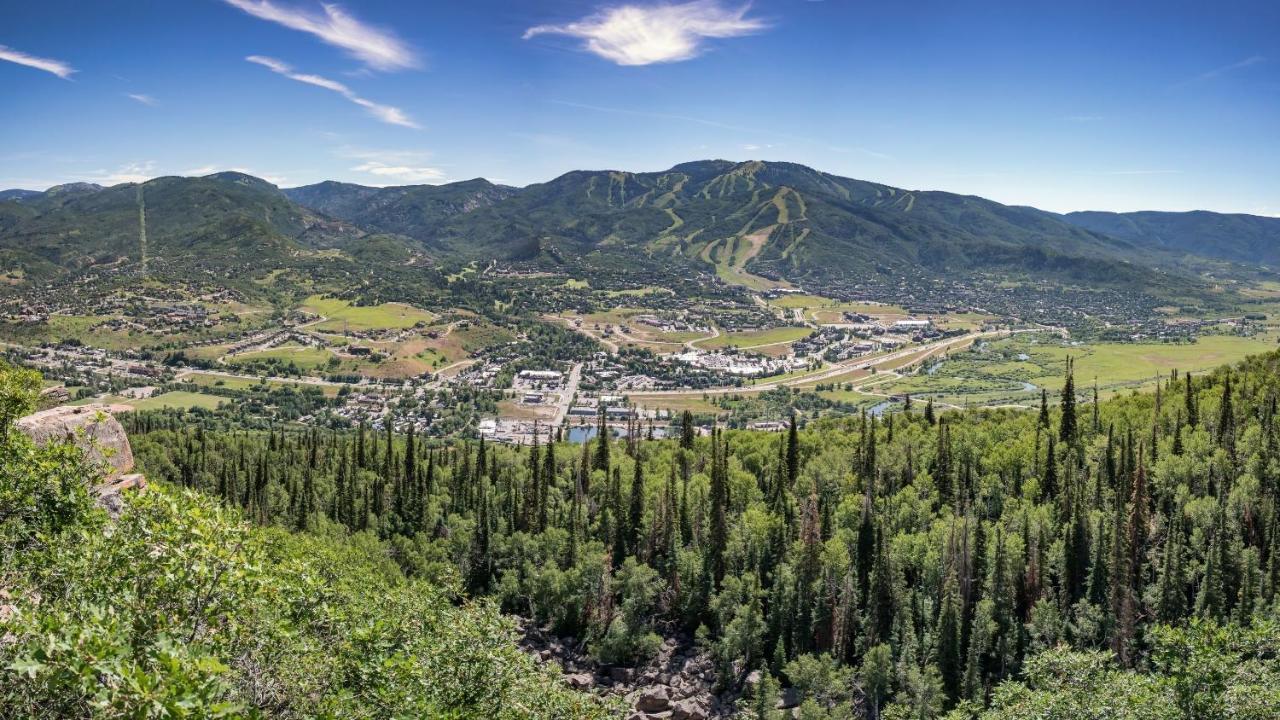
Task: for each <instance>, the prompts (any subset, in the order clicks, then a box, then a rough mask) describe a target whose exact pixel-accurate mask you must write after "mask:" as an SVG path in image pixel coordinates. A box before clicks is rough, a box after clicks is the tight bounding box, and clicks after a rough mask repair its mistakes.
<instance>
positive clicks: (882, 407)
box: [867, 400, 893, 417]
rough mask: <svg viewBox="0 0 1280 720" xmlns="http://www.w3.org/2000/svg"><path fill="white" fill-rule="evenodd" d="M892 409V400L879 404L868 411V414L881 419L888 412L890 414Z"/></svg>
mask: <svg viewBox="0 0 1280 720" xmlns="http://www.w3.org/2000/svg"><path fill="white" fill-rule="evenodd" d="M891 407H893V401H892V400H885V401H883V402H878V403H876V404H875V405H872V406H871V407H870V408H868V409H867V414H869V415H871V416H873V417H880V416H881V415H884V414H885V413H886V412H888V411H889V408H891Z"/></svg>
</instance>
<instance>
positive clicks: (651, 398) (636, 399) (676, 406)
mask: <svg viewBox="0 0 1280 720" xmlns="http://www.w3.org/2000/svg"><path fill="white" fill-rule="evenodd" d="M627 399H629V400H630V401H631V402H632V403H634V404H635V405H636V406H637V407H643V408H647V409H649V410H667V411H670V412H673V413H681V412H684V411H685V410H688V411H689V412H692V413H718V412H720V408H718V407H716V406H715V405H712V404H711V403H710V402H707V401H706V400H703V399H702V396H701V395H628V396H627Z"/></svg>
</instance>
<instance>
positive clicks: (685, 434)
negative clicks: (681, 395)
mask: <svg viewBox="0 0 1280 720" xmlns="http://www.w3.org/2000/svg"><path fill="white" fill-rule="evenodd" d="M693 438H694V432H693V413H691V412H689V411H688V410H685V411H684V413H683V414H681V415H680V449H681V450H692V449H693Z"/></svg>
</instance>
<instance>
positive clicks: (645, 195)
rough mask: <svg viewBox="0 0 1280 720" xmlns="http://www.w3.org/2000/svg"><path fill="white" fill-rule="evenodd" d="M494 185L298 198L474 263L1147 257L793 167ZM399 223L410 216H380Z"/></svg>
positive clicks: (1036, 220) (1100, 240) (788, 268)
mask: <svg viewBox="0 0 1280 720" xmlns="http://www.w3.org/2000/svg"><path fill="white" fill-rule="evenodd" d="M483 182H484V181H469V182H467V183H456V184H453V185H444V186H440V187H438V188H435V189H433V190H432V191H431V192H432V193H433V194H434V195H444V196H447V197H454V196H461V197H462V198H465V199H469V200H470V203H469V205H461V206H460V205H459V204H458V202H457V201H455V202H454V203H453V204H452V205H449V206H447V207H446V208H445V209H443V210H441V209H429V210H427V211H424V210H423V209H421V208H420V207H418V206H419V205H421V200H420V198H419V195H421V194H422V193H424V192H425V191H424V189H422V188H416V187H413V188H403V189H395V190H399V191H400V192H402V193H403V195H402V196H401V197H396V196H394V195H393V194H392V193H391V191H392V190H393V189H392V188H387V189H384V190H381V191H379V192H378V193H377V194H375V195H372V196H367V197H366V192H367V189H361V188H359V187H358V186H354V187H352V186H344V187H340V188H339V187H334V186H333V184H322V185H320V186H309V187H306V188H298V189H296V190H292V191H289V193H290V195H291V197H293V198H294V199H296V200H298V201H299V202H303V203H304V204H309V205H310V206H311V207H314V208H316V209H318V210H326V209H327V210H331V211H335V212H337V213H338V215H339V217H343V218H345V219H348V220H350V221H352V222H357V223H361V222H364V223H370V222H372V223H374V225H373V226H374V227H378V228H379V229H381V230H385V231H395V232H399V233H403V234H406V235H410V236H412V237H415V238H418V239H420V240H422V241H424V242H426V243H428V245H429V246H430V247H434V248H436V249H437V250H440V251H446V252H451V253H457V254H461V255H463V256H494V255H497V256H499V257H504V256H505V257H510V258H518V259H536V258H538V257H540V256H546V257H551V258H554V259H556V260H557V261H564V260H565V259H566V258H575V257H580V256H583V255H588V254H591V253H595V254H600V255H607V254H633V255H646V256H647V255H668V256H674V257H678V258H687V259H696V258H702V259H703V260H715V259H717V258H720V257H721V256H724V258H725V259H728V257H729V256H736V261H737V262H739V263H741V264H742V265H743V266H745V267H747V268H750V269H752V270H755V271H759V272H763V273H765V274H770V275H777V276H782V277H788V278H791V279H797V280H798V279H803V278H805V277H810V276H815V277H816V276H826V275H829V274H831V273H846V272H854V271H867V270H875V269H877V268H879V269H890V270H894V271H897V272H904V271H909V270H913V269H918V268H924V269H925V270H927V271H930V272H942V271H943V270H944V269H951V270H975V269H979V268H981V269H997V270H999V269H1003V270H1016V271H1026V272H1037V273H1067V274H1073V273H1077V272H1079V273H1089V274H1091V275H1092V276H1094V277H1095V278H1096V279H1097V280H1098V281H1099V282H1104V281H1106V280H1107V275H1108V273H1114V272H1118V270H1116V269H1115V268H1113V267H1112V266H1114V265H1116V264H1117V263H1119V262H1121V260H1123V259H1133V258H1135V255H1136V253H1135V249H1134V248H1133V246H1131V245H1129V244H1128V243H1127V242H1124V241H1117V240H1114V239H1112V238H1110V237H1106V236H1102V235H1099V234H1095V233H1091V232H1089V231H1086V230H1082V229H1080V228H1078V227H1075V226H1073V225H1071V224H1070V223H1067V222H1064V221H1062V220H1061V219H1060V218H1058V217H1057V216H1054V215H1052V214H1050V213H1044V212H1041V211H1038V210H1035V209H1032V208H1019V207H1010V206H1005V205H1000V204H999V203H995V202H992V201H989V200H984V199H982V198H978V197H972V196H961V195H954V194H951V193H943V192H913V191H906V190H901V189H898V188H893V187H889V186H886V185H879V184H876V183H870V182H865V181H860V180H852V179H849V178H842V177H838V176H834V175H829V174H827V173H822V172H818V171H816V170H813V169H811V168H808V167H805V166H802V165H796V164H792V163H775V162H768V163H766V162H759V161H752V162H744V163H731V162H727V161H699V162H692V163H685V164H682V165H677V166H675V167H673V168H671V169H670V170H668V171H664V172H655V173H631V172H617V171H598V172H597V171H575V172H571V173H567V174H565V175H562V176H560V177H558V178H556V179H554V180H551V181H550V182H546V183H539V184H535V185H530V186H528V187H526V188H522V189H520V190H518V191H517V190H513V189H509V188H498V187H497V186H489V192H487V193H481V192H480V191H479V189H478V186H479V184H481V183H483ZM499 191H501V193H499ZM335 196H341V197H342V199H341V200H338V199H337V198H336V197H335ZM371 205H376V207H370V206H371ZM459 207H461V208H462V211H458V208H459ZM387 216H390V217H394V218H396V219H397V220H398V221H397V222H394V223H388V222H387V221H385V220H381V219H380V218H383V217H387ZM1109 268H1110V269H1109Z"/></svg>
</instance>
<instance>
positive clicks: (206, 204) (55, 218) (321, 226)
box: [0, 172, 363, 268]
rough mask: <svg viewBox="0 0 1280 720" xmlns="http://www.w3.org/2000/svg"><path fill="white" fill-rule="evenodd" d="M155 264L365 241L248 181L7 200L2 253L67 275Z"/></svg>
mask: <svg viewBox="0 0 1280 720" xmlns="http://www.w3.org/2000/svg"><path fill="white" fill-rule="evenodd" d="M144 205H145V218H146V234H145V238H146V245H145V252H146V254H147V256H148V257H149V258H161V259H166V258H167V259H171V260H182V261H189V260H192V259H199V260H202V261H206V262H211V263H215V264H226V263H230V262H236V261H245V260H255V259H262V258H285V257H289V256H290V255H292V254H295V253H297V252H298V251H300V250H306V249H315V248H323V247H329V246H333V245H339V244H342V243H343V242H346V241H348V240H350V239H353V238H357V237H359V236H361V235H363V233H362V232H361V231H359V230H357V229H356V228H354V227H352V226H350V225H347V224H345V223H342V222H340V221H336V220H333V219H331V218H327V217H325V216H322V215H319V214H317V213H315V212H312V211H310V210H307V209H306V208H303V207H301V206H299V205H296V204H294V203H293V202H291V201H290V200H289V199H288V198H287V197H285V196H284V194H283V193H281V192H280V191H279V189H277V188H276V187H275V186H274V185H271V184H270V183H267V182H266V181H264V180H260V179H258V178H255V177H252V176H249V175H244V174H241V173H231V172H228V173H218V174H215V175H209V176H206V177H200V178H182V177H162V178H156V179H154V180H150V181H148V182H146V183H142V184H133V183H126V184H122V185H116V186H113V187H109V188H102V187H99V186H96V185H87V184H77V185H70V186H68V185H63V186H58V187H55V188H51V189H49V190H48V191H46V192H44V193H40V194H38V195H33V196H28V197H24V198H22V199H21V201H17V200H10V201H6V202H0V251H3V250H7V251H10V252H11V253H13V254H15V255H20V256H22V257H25V258H27V259H29V260H33V259H36V258H38V259H40V260H43V261H46V262H48V263H52V264H54V265H56V266H59V267H62V268H78V267H84V266H87V265H94V264H110V263H115V262H118V261H120V260H124V261H125V262H137V261H138V260H140V258H141V257H142V254H143V252H144V248H143V243H142V232H141V230H142V227H141V223H140V214H141V211H142V209H143V207H144Z"/></svg>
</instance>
